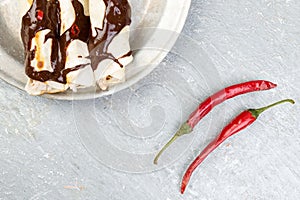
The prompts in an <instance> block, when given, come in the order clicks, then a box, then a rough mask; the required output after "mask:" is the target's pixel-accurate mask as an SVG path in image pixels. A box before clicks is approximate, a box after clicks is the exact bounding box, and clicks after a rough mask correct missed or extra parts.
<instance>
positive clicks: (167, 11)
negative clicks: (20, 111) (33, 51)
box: [0, 0, 191, 100]
mask: <svg viewBox="0 0 300 200" xmlns="http://www.w3.org/2000/svg"><path fill="white" fill-rule="evenodd" d="M20 1H21V0H18V1H10V0H2V1H1V2H0V28H1V31H0V63H1V65H0V78H2V79H3V80H5V81H6V82H8V83H9V84H11V85H14V86H16V87H17V88H20V89H22V90H24V86H25V83H26V81H27V78H26V76H25V72H24V66H23V48H22V44H21V39H20V25H21V24H20V22H21V17H22V15H23V13H21V12H19V11H18V8H19V2H20ZM130 3H131V6H132V21H133V23H132V25H131V29H132V32H131V34H130V35H131V39H130V43H131V46H132V48H133V50H134V62H133V63H131V64H130V65H129V66H127V67H126V70H127V71H126V77H127V81H126V82H124V83H121V84H118V85H116V86H114V87H111V88H110V89H109V90H108V91H100V90H98V89H95V88H90V89H82V90H79V91H78V92H76V93H73V92H72V91H67V92H64V93H60V94H54V95H49V94H47V95H43V96H44V97H47V98H53V99H61V100H83V99H91V98H97V97H102V96H106V95H109V94H113V93H115V92H117V91H120V90H122V89H125V88H127V87H129V86H131V85H133V84H134V83H136V82H137V81H139V80H140V79H142V78H144V77H145V76H147V75H148V74H149V73H150V72H151V71H152V70H153V69H154V68H155V67H156V66H157V65H158V64H159V63H160V62H161V61H162V60H163V58H164V57H165V56H166V54H167V53H168V50H170V48H171V47H172V46H173V45H174V43H175V42H176V39H177V36H178V33H180V32H181V30H182V28H183V25H184V22H185V20H186V17H187V14H188V10H189V7H190V3H191V1H190V0H185V1H182V0H165V1H160V0H130ZM149 27H151V28H149ZM145 28H147V29H145ZM163 30H167V31H163ZM162 34H163V36H162ZM162 38H163V40H162ZM153 44H156V45H153ZM157 44H159V46H157ZM151 47H153V48H154V49H153V48H152V50H149V49H151ZM146 49H148V50H146ZM158 49H159V50H158Z"/></svg>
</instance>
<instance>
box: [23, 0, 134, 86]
mask: <svg viewBox="0 0 300 200" xmlns="http://www.w3.org/2000/svg"><path fill="white" fill-rule="evenodd" d="M104 2H105V5H106V13H105V18H104V22H103V24H104V27H103V29H98V28H96V32H97V35H96V37H92V34H91V33H92V31H91V28H90V27H91V22H90V17H88V16H85V15H84V10H83V6H82V4H81V3H80V2H79V1H78V0H72V5H73V7H74V10H75V21H74V23H73V25H72V26H71V27H70V28H69V29H68V30H66V31H65V32H64V33H63V34H62V35H61V33H60V27H61V18H60V12H61V10H60V3H59V1H58V0H34V1H33V3H32V5H31V7H30V9H29V11H28V12H27V13H26V14H25V15H24V17H23V18H22V30H21V37H22V41H23V45H24V49H25V67H26V70H25V72H26V74H27V76H28V77H30V78H31V79H33V80H37V81H41V82H45V81H50V80H51V81H56V82H59V83H64V84H65V83H66V82H67V80H66V76H67V74H68V73H69V72H71V71H75V70H78V69H80V68H82V67H84V66H86V65H79V66H75V67H73V68H69V69H65V64H66V57H67V55H66V50H67V48H68V46H69V45H70V43H71V42H72V41H73V40H75V39H79V40H81V41H83V42H85V43H87V45H88V48H89V51H90V58H91V62H92V68H93V69H94V70H95V69H97V66H98V64H99V63H100V62H101V61H102V60H104V59H111V60H113V61H115V62H117V63H118V64H119V65H120V66H121V67H122V65H121V64H120V63H119V61H118V60H117V59H116V58H115V57H114V56H113V55H112V54H111V53H108V52H107V49H108V46H109V44H110V43H111V41H112V40H113V38H114V37H115V36H116V35H117V34H118V33H119V32H120V31H121V30H122V29H123V28H124V27H125V26H127V25H130V23H131V19H130V17H131V10H130V5H129V3H128V2H127V0H104ZM46 29H47V30H50V32H49V33H48V34H47V35H46V37H45V41H44V43H45V42H46V41H47V40H48V39H52V50H51V59H50V60H51V67H52V69H53V72H49V71H46V70H45V71H35V70H34V67H33V66H31V61H32V60H33V59H34V58H35V56H36V53H37V51H36V49H34V50H33V51H32V50H31V41H32V39H33V38H34V37H35V36H36V34H37V32H39V31H42V30H46ZM126 55H127V54H126ZM42 64H43V63H40V65H42Z"/></svg>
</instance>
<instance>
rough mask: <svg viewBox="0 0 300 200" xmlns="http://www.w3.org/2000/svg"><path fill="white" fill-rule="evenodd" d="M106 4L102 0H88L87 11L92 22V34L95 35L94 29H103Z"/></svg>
mask: <svg viewBox="0 0 300 200" xmlns="http://www.w3.org/2000/svg"><path fill="white" fill-rule="evenodd" d="M105 11H106V6H105V3H104V1H103V0H89V12H90V19H91V24H92V35H93V37H95V36H96V35H97V32H96V29H95V28H99V29H103V21H104V18H105Z"/></svg>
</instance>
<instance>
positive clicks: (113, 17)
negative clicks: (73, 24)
mask: <svg viewBox="0 0 300 200" xmlns="http://www.w3.org/2000/svg"><path fill="white" fill-rule="evenodd" d="M104 3H105V6H106V14H105V18H104V21H103V24H104V25H103V29H99V28H96V33H97V34H96V37H91V38H90V41H89V44H88V47H89V50H90V57H91V62H92V67H93V70H96V69H97V67H98V64H99V63H100V62H101V61H102V60H105V59H111V60H113V61H114V62H116V63H118V64H119V65H120V67H123V65H122V64H121V63H120V62H119V61H118V59H117V58H115V57H114V56H113V55H112V54H111V53H109V52H108V46H109V44H110V43H111V42H112V40H113V39H114V37H116V35H117V34H119V33H120V31H121V30H122V29H123V28H124V27H125V26H127V25H130V23H131V9H130V5H129V3H128V1H127V0H104Z"/></svg>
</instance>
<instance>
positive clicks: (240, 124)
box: [181, 99, 295, 194]
mask: <svg viewBox="0 0 300 200" xmlns="http://www.w3.org/2000/svg"><path fill="white" fill-rule="evenodd" d="M285 102H289V103H292V104H294V103H295V102H294V101H293V100H292V99H286V100H282V101H279V102H277V103H274V104H272V105H269V106H267V107H264V108H259V109H249V110H245V111H244V112H242V113H241V114H239V115H238V116H237V117H236V118H235V119H234V120H232V121H231V122H230V123H229V124H228V125H227V126H225V128H224V129H223V130H222V132H221V133H220V134H219V135H218V136H217V137H216V138H215V139H214V140H213V141H212V142H211V143H209V145H207V146H206V148H205V149H204V150H203V151H202V152H201V153H200V155H199V156H198V157H197V158H196V159H195V160H194V161H193V162H192V164H191V165H190V166H189V167H188V169H187V170H186V172H185V174H184V176H183V178H182V183H181V193H182V194H183V193H184V191H185V188H186V186H187V184H188V182H189V180H190V177H191V175H192V173H193V172H194V170H195V169H196V168H197V167H198V166H199V165H200V164H201V163H202V161H203V160H204V159H205V158H206V157H207V156H208V155H209V154H210V153H211V152H212V151H213V150H215V149H216V148H217V147H218V146H219V145H220V144H221V143H222V142H224V141H225V140H226V139H227V138H229V137H230V136H232V135H234V134H235V133H237V132H239V131H240V130H242V129H245V128H246V127H247V126H249V125H250V124H252V123H253V122H254V121H255V120H256V119H257V118H258V116H259V115H260V114H261V113H262V112H264V111H265V110H267V109H269V108H271V107H273V106H276V105H278V104H281V103H285Z"/></svg>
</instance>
